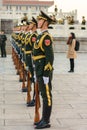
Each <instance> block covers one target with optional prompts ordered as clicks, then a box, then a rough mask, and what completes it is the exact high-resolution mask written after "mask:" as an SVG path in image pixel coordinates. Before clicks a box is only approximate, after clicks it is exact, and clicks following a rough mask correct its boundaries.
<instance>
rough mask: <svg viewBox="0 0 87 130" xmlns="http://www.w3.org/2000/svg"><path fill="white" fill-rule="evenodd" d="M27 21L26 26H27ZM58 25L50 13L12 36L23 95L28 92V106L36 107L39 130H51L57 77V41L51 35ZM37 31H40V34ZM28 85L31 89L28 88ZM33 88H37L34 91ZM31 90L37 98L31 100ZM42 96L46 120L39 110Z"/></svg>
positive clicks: (28, 23) (13, 52)
mask: <svg viewBox="0 0 87 130" xmlns="http://www.w3.org/2000/svg"><path fill="white" fill-rule="evenodd" d="M25 21H26V20H25V19H23V20H22V23H23V22H24V23H25ZM54 22H55V21H54V20H53V19H52V18H50V17H49V16H48V15H47V14H46V13H44V12H43V11H40V15H39V16H38V17H37V19H35V18H34V17H32V20H31V21H26V25H25V24H24V25H22V26H19V27H15V28H14V30H13V33H12V58H13V61H14V64H15V65H16V69H17V74H19V80H20V81H22V92H27V101H26V104H27V106H28V107H31V106H35V119H34V126H35V129H42V128H49V127H50V126H51V124H50V116H51V111H52V92H51V91H52V83H51V81H52V75H53V61H54V53H53V38H52V36H51V35H50V34H49V32H48V26H49V24H52V23H54ZM37 28H39V29H40V33H39V34H38V32H37ZM25 81H27V86H26V85H25ZM31 85H33V88H32V87H31ZM31 89H32V90H33V98H32V99H31V94H30V92H31ZM40 94H41V96H42V102H43V107H42V118H41V119H40V115H39V111H38V110H39V107H40V98H39V95H40Z"/></svg>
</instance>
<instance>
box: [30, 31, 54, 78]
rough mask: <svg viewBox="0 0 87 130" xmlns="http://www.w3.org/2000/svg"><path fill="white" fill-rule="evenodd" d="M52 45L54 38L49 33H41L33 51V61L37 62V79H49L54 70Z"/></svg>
mask: <svg viewBox="0 0 87 130" xmlns="http://www.w3.org/2000/svg"><path fill="white" fill-rule="evenodd" d="M52 43H53V40H52V36H51V35H50V34H49V33H48V31H45V32H43V33H41V34H40V35H39V36H38V37H37V41H36V43H35V44H34V51H33V55H34V56H33V60H34V62H35V69H36V75H37V77H39V76H46V77H48V76H50V74H51V72H52V70H53V61H54V53H53V45H52Z"/></svg>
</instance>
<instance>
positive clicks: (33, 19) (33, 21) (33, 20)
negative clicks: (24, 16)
mask: <svg viewBox="0 0 87 130" xmlns="http://www.w3.org/2000/svg"><path fill="white" fill-rule="evenodd" d="M29 23H33V24H36V26H37V20H36V19H35V18H34V17H32V20H31V21H29Z"/></svg>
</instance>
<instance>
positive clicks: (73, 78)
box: [0, 53, 87, 130]
mask: <svg viewBox="0 0 87 130" xmlns="http://www.w3.org/2000/svg"><path fill="white" fill-rule="evenodd" d="M86 59H87V53H78V58H77V59H76V60H75V72H74V73H68V70H69V60H68V59H67V58H66V53H55V62H54V76H53V90H52V93H53V109H52V115H51V125H52V127H51V128H49V129H50V130H87V60H86ZM21 85H22V84H21V82H19V76H18V75H16V70H15V67H14V64H13V61H12V58H11V55H8V56H7V58H0V130H20V129H21V130H34V126H33V122H34V107H32V108H29V107H26V93H22V92H21ZM41 110H42V109H40V113H41Z"/></svg>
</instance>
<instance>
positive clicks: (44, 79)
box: [43, 76, 49, 85]
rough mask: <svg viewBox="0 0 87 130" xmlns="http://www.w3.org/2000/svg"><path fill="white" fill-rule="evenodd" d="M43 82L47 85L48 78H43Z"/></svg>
mask: <svg viewBox="0 0 87 130" xmlns="http://www.w3.org/2000/svg"><path fill="white" fill-rule="evenodd" d="M43 81H44V84H45V85H46V84H48V83H49V77H45V76H43Z"/></svg>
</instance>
